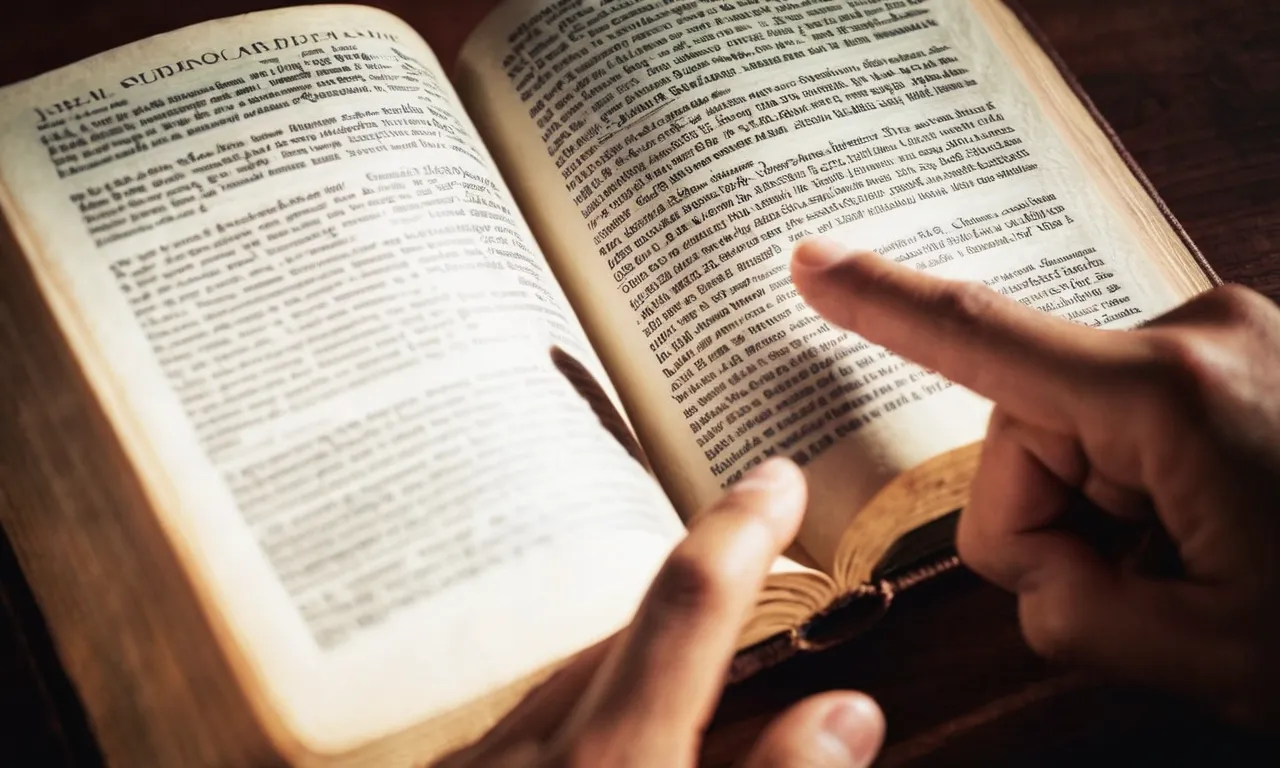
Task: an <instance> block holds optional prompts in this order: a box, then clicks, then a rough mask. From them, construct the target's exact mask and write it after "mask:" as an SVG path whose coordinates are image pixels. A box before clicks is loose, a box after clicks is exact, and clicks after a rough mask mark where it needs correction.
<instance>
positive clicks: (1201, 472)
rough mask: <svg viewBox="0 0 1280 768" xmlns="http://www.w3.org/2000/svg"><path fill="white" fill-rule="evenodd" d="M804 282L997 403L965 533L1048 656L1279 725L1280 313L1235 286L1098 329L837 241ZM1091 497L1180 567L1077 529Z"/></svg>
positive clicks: (800, 267) (802, 254) (828, 310)
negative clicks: (1165, 568) (1157, 566)
mask: <svg viewBox="0 0 1280 768" xmlns="http://www.w3.org/2000/svg"><path fill="white" fill-rule="evenodd" d="M793 276H794V279H795V285H796V288H797V289H798V290H799V292H800V293H801V294H802V295H803V296H804V297H805V298H806V299H807V300H808V301H809V303H810V304H811V305H812V306H813V307H814V308H816V309H817V310H818V312H820V313H821V314H823V315H824V316H825V317H826V318H827V319H828V320H829V321H831V322H833V323H835V324H838V325H840V326H842V327H844V328H847V329H849V330H850V331H853V332H855V333H857V334H859V335H860V336H862V337H864V338H866V339H867V340H869V341H871V342H872V343H876V344H880V345H882V346H884V347H886V348H888V349H890V350H892V351H894V352H896V353H898V354H900V355H902V356H904V357H906V358H908V359H910V360H912V361H914V362H916V363H919V364H920V365H922V366H925V367H926V368H929V369H932V370H936V371H938V372H939V373H941V374H942V375H944V376H946V377H947V378H949V379H951V380H952V381H954V382H956V383H958V384H961V385H963V386H966V387H968V388H969V389H971V390H973V391H975V392H977V393H978V394H980V395H983V396H985V397H987V398H989V399H991V400H992V401H994V402H995V404H996V408H995V413H994V415H993V416H992V419H991V425H990V429H989V432H988V435H987V440H986V443H985V448H984V453H983V460H982V467H981V469H980V470H979V473H978V476H977V478H976V479H975V481H974V485H973V495H972V500H971V503H970V506H969V508H968V509H967V510H966V511H965V512H964V514H963V515H962V517H961V520H960V528H959V532H958V534H957V544H958V547H959V551H960V555H961V557H962V558H963V560H964V561H965V562H966V563H967V564H968V565H969V566H970V567H971V568H972V569H973V570H975V571H977V572H978V573H979V574H981V575H983V576H985V577H986V578H988V579H990V580H992V581H994V582H995V583H997V584H999V585H1001V586H1003V587H1005V588H1006V589H1009V590H1011V591H1013V592H1016V593H1017V595H1018V606H1019V613H1020V618H1021V623H1022V629H1023V633H1024V635H1025V636H1026V639H1027V641H1028V643H1029V644H1030V645H1031V647H1032V648H1033V649H1035V650H1036V651H1038V652H1039V653H1041V654H1043V655H1045V656H1048V657H1051V658H1054V659H1059V660H1067V661H1073V662H1082V663H1085V664H1088V665H1092V666H1095V667H1098V668H1101V669H1103V670H1105V671H1110V672H1113V673H1118V674H1120V675H1123V676H1126V677H1129V678H1131V679H1135V680H1138V681H1142V682H1147V683H1151V684H1156V685H1159V686H1162V687H1164V688H1166V689H1170V690H1174V691H1179V692H1183V693H1186V694H1191V695H1194V696H1196V697H1198V698H1200V699H1201V700H1202V701H1207V702H1210V703H1211V704H1213V705H1215V706H1216V707H1218V708H1219V709H1220V710H1221V711H1222V712H1224V713H1226V714H1227V715H1229V716H1232V717H1234V718H1235V719H1237V720H1239V721H1243V722H1245V723H1247V724H1252V725H1255V726H1262V727H1265V728H1275V727H1277V726H1280V701H1278V699H1280V310H1278V309H1277V308H1276V307H1275V306H1274V305H1273V304H1272V303H1271V302H1269V301H1268V300H1266V299H1265V298H1263V297H1262V296H1259V295H1258V294H1255V293H1252V292H1250V291H1248V290H1245V289H1243V288H1238V287H1226V288H1220V289H1218V290H1216V291H1213V292H1211V293H1208V294H1206V295H1204V296H1201V297H1200V298H1198V299H1196V300H1194V301H1192V302H1191V303H1189V304H1187V305H1185V306H1183V307H1182V308H1180V309H1177V310H1175V311H1173V312H1172V313H1170V314H1168V315H1166V316H1164V317H1162V318H1160V319H1158V320H1156V321H1155V322H1153V323H1151V324H1150V325H1148V326H1146V327H1144V328H1142V329H1141V330H1136V331H1132V332H1116V331H1103V330H1097V329H1089V328H1085V327H1082V326H1078V325H1075V324H1072V323H1068V322H1067V321H1065V320H1059V319H1056V318H1054V317H1051V316H1049V315H1046V314H1042V313H1039V312H1036V311H1034V310H1032V309H1030V308H1027V307H1024V306H1022V305H1020V304H1018V303H1017V302H1015V301H1012V300H1010V299H1007V298H1005V297H1002V296H1000V295H998V294H996V293H995V292H993V291H990V290H988V289H986V288H985V287H984V286H981V285H971V284H964V283H955V282H948V281H943V280H939V279H936V278H931V277H928V276H925V275H922V274H920V273H917V272H915V271H914V270H911V269H908V268H905V267H902V266H899V265H894V264H891V263H889V262H886V261H884V260H881V259H879V258H876V257H875V256H874V255H870V254H853V253H849V252H846V251H844V250H843V249H841V248H840V246H838V245H836V244H833V243H829V242H826V241H814V242H807V243H804V244H802V245H801V246H800V248H799V249H798V250H797V253H796V255H795V259H794V262H793ZM1082 499H1087V500H1088V502H1091V505H1092V510H1091V511H1092V513H1093V514H1095V515H1098V516H1099V517H1104V518H1106V519H1109V520H1110V521H1111V522H1113V523H1123V524H1124V525H1127V526H1130V527H1137V526H1142V525H1146V526H1147V528H1148V529H1149V530H1155V531H1157V532H1159V534H1160V535H1161V536H1162V537H1164V539H1165V541H1169V542H1171V544H1172V547H1173V548H1174V549H1175V550H1176V559H1175V560H1176V564H1177V567H1178V570H1177V571H1176V572H1175V575H1173V576H1172V577H1170V576H1169V575H1168V574H1165V575H1163V576H1159V575H1153V574H1152V573H1151V572H1149V571H1147V570H1143V569H1141V568H1138V567H1136V565H1135V564H1134V563H1133V562H1132V561H1125V560H1122V559H1119V558H1113V557H1108V556H1107V554H1106V552H1105V550H1104V548H1103V547H1101V546H1100V543H1101V542H1100V541H1099V540H1098V539H1096V538H1094V537H1091V536H1089V535H1085V534H1081V533H1080V532H1078V531H1077V532H1072V530H1071V524H1072V523H1073V516H1074V515H1077V514H1078V512H1079V510H1080V508H1081V507H1082V506H1088V505H1082V504H1081V503H1080V501H1081V500H1082ZM1111 527H1114V526H1111Z"/></svg>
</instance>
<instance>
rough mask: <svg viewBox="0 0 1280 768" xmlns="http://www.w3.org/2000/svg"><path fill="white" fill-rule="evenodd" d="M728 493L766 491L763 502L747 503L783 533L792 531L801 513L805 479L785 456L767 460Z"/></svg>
mask: <svg viewBox="0 0 1280 768" xmlns="http://www.w3.org/2000/svg"><path fill="white" fill-rule="evenodd" d="M729 492H730V493H731V494H738V493H763V494H765V498H764V499H762V500H761V501H762V503H753V504H750V505H747V506H749V508H751V509H753V510H756V511H757V513H759V512H763V513H764V515H765V516H766V518H767V519H768V520H769V524H770V525H771V526H773V528H774V529H775V530H777V531H778V532H779V534H778V535H783V534H782V533H781V532H782V531H792V532H793V527H794V525H795V520H796V518H797V517H798V516H800V515H801V514H802V513H803V509H802V508H803V506H804V497H805V484H804V480H803V479H802V477H801V475H800V470H799V468H797V467H796V465H795V464H792V463H791V462H790V461H788V460H786V459H769V460H768V461H766V462H765V463H763V464H761V465H760V466H758V467H756V468H755V469H753V470H751V471H750V472H748V473H747V474H746V475H744V476H743V478H742V479H741V480H739V481H738V482H737V483H735V484H734V485H733V486H732V487H731V488H730V489H729Z"/></svg>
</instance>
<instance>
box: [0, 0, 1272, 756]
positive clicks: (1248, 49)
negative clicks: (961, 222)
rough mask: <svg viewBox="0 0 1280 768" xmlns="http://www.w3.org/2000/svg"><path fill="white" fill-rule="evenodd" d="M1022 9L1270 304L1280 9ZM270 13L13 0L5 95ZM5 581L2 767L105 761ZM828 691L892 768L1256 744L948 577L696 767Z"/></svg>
mask: <svg viewBox="0 0 1280 768" xmlns="http://www.w3.org/2000/svg"><path fill="white" fill-rule="evenodd" d="M1023 3H1024V5H1025V6H1026V7H1027V9H1028V10H1029V11H1030V13H1031V15H1032V17H1033V18H1035V20H1036V21H1037V22H1038V23H1039V24H1040V25H1041V26H1042V28H1043V29H1044V31H1045V32H1046V33H1047V35H1048V37H1049V39H1050V40H1051V41H1052V42H1053V44H1054V45H1055V46H1056V47H1057V48H1058V51H1059V52H1060V53H1061V54H1062V56H1063V58H1064V59H1065V60H1066V62H1067V63H1068V65H1069V66H1070V67H1071V69H1072V70H1073V71H1074V72H1075V73H1076V74H1077V75H1078V76H1079V78H1080V80H1081V81H1082V83H1083V84H1084V86H1085V89H1086V90H1087V91H1088V93H1089V94H1090V96H1092V98H1093V99H1094V100H1095V101H1096V102H1097V104H1098V106H1099V107H1100V109H1101V111H1102V112H1103V114H1104V115H1105V116H1106V117H1107V118H1108V119H1109V120H1110V121H1111V123H1112V125H1113V126H1114V127H1115V128H1116V130H1117V131H1118V132H1119V133H1120V135H1121V137H1122V138H1123V140H1124V142H1125V143H1126V145H1127V146H1128V147H1129V149H1130V150H1131V151H1132V153H1133V155H1134V156H1135V157H1136V158H1137V161H1138V163H1139V164H1140V165H1141V166H1142V167H1143V168H1144V169H1145V170H1146V172H1147V173H1148V175H1149V176H1150V177H1151V179H1152V181H1154V183H1155V185H1156V187H1157V188H1158V189H1159V191H1160V193H1161V194H1162V195H1163V196H1164V197H1165V199H1166V200H1167V202H1168V203H1169V205H1170V207H1171V208H1172V209H1173V211H1174V213H1175V214H1176V215H1177V216H1178V217H1179V218H1180V219H1181V221H1182V222H1183V224H1184V225H1185V226H1186V228H1187V230H1188V231H1189V232H1190V234H1191V236H1192V238H1193V239H1194V240H1195V241H1196V242H1197V243H1198V244H1199V245H1200V247H1201V248H1202V250H1203V251H1204V252H1205V254H1206V256H1207V257H1208V258H1209V260H1210V262H1211V263H1212V264H1213V265H1214V267H1215V268H1216V269H1217V270H1218V272H1219V273H1220V274H1221V275H1222V277H1223V278H1224V279H1226V280H1230V281H1237V282H1242V283H1245V284H1247V285H1250V286H1252V287H1254V288H1257V289H1259V290H1261V291H1263V292H1265V293H1267V294H1268V295H1270V296H1271V297H1272V298H1280V258H1277V256H1280V4H1277V3H1273V2H1269V1H1268V0H1257V1H1256V2H1255V0H1023ZM372 4H374V5H381V6H383V7H386V8H387V9H388V10H391V11H392V12H394V13H396V14H398V15H399V16H401V17H402V18H404V19H406V20H408V21H410V22H411V23H413V24H414V25H415V26H416V27H417V28H418V29H419V30H420V31H422V33H423V35H424V36H425V37H426V38H427V39H428V40H429V41H431V42H432V43H433V45H434V46H435V47H436V48H437V51H438V53H439V55H440V56H441V58H442V59H445V60H448V59H449V57H450V56H451V52H452V51H453V50H455V49H456V47H457V45H458V44H459V42H460V41H461V39H462V38H463V36H464V35H465V34H466V32H467V30H468V29H470V27H471V25H472V24H473V23H474V22H475V21H476V20H477V19H478V18H479V16H480V15H482V13H483V10H484V7H485V5H487V4H486V3H480V2H473V1H470V0H456V2H448V1H447V0H444V1H439V0H437V1H436V2H432V0H380V1H377V0H375V1H374V2H373V3H372ZM269 5H271V3H269V2H263V0H206V1H205V2H203V3H175V2H171V1H170V0H130V1H128V2H113V3H103V2H95V0H43V1H39V2H29V3H9V4H6V6H7V7H6V10H5V13H4V23H3V24H2V25H0V82H5V83H8V82H12V81H14V80H18V79H21V78H24V77H28V76H31V75H35V74H38V73H39V72H41V71H44V70H46V69H50V68H53V67H55V66H58V65H61V64H66V63H69V62H71V61H74V60H76V59H78V58H81V57H83V56H86V55H89V54H91V53H95V52H97V51H99V50H104V49H106V48H110V47H113V46H116V45H121V44H124V43H127V42H129V41H130V40H133V39H136V38H139V37H143V36H146V35H149V34H153V33H158V32H163V31H166V30H168V29H172V28H174V27H178V26H182V25H184V24H189V23H193V22H196V21H201V20H203V19H206V18H211V17H215V16H224V15H230V14H233V13H239V12H244V11H250V10H256V9H258V8H260V7H266V6H269ZM0 587H3V595H0V596H3V597H4V601H3V602H0V764H3V765H41V766H46V765H48V766H54V765H73V764H74V765H82V764H94V763H99V762H100V758H99V757H98V754H97V751H96V749H95V747H94V745H93V740H92V736H91V735H90V733H89V732H88V730H87V728H86V726H85V722H84V719H83V713H82V712H81V711H80V710H79V707H78V704H77V703H76V700H75V696H74V693H73V692H72V689H71V688H70V685H69V684H68V683H67V681H66V679H65V678H63V677H61V675H60V672H59V671H58V666H57V660H56V657H55V655H54V653H53V651H52V649H51V647H50V645H49V642H48V638H47V636H46V635H45V634H44V632H43V629H42V627H41V624H40V619H39V612H38V609H37V608H36V607H35V605H34V604H33V603H32V601H31V598H30V594H29V593H28V592H27V590H26V587H25V584H24V582H23V581H22V577H21V574H20V573H19V571H18V570H17V567H16V565H15V563H14V561H13V556H12V553H11V552H10V551H9V548H8V546H7V543H4V542H3V541H0ZM831 687H856V688H862V689H864V690H868V691H870V692H871V693H873V694H874V695H875V696H877V698H879V700H880V701H881V702H882V704H883V706H884V708H885V710H886V712H887V714H888V718H889V723H890V731H889V743H888V745H887V748H886V751H885V753H884V756H883V760H882V762H883V764H885V765H913V766H916V765H985V766H991V765H1039V766H1051V765H1079V764H1090V763H1092V764H1098V763H1102V764H1115V763H1121V762H1123V763H1139V764H1163V765H1182V764H1196V765H1227V764H1258V763H1257V762H1256V758H1255V757H1253V756H1252V754H1251V750H1256V749H1258V748H1260V747H1262V746H1264V745H1260V744H1258V743H1256V742H1254V741H1252V740H1250V739H1248V738H1246V737H1244V736H1242V735H1240V734H1236V733H1233V732H1231V731H1230V730H1229V729H1226V728H1224V727H1221V726H1217V725H1214V724H1213V723H1212V722H1211V721H1209V720H1207V719H1206V718H1203V717H1201V716H1199V715H1198V714H1197V713H1195V712H1194V711H1192V710H1190V709H1188V708H1187V707H1184V706H1182V705H1179V704H1178V703H1176V702H1172V701H1169V700H1166V699H1163V698H1160V697H1158V696H1154V695H1151V694H1145V693H1142V692H1139V691H1134V690H1130V689H1127V688H1124V687H1121V686H1118V685H1114V684H1107V683H1103V682H1100V681H1095V680H1091V679H1089V678H1087V677H1083V676H1079V675H1075V674H1072V673H1070V672H1067V671H1064V670H1057V669H1052V668H1050V667H1049V666H1047V665H1045V664H1043V663H1041V662H1039V661H1038V660H1036V659H1035V658H1034V657H1032V656H1031V654H1030V653H1029V652H1028V651H1027V650H1026V649H1025V647H1024V646H1023V644H1022V642H1021V640H1020V637H1019V634H1018V629H1017V621H1016V611H1015V607H1014V605H1013V602H1012V601H1011V600H1010V599H1009V598H1008V597H1006V596H1004V595H1001V594H999V593H997V592H996V591H995V590H993V589H991V588H989V587H986V586H983V585H981V584H979V583H978V582H977V580H976V579H974V578H972V577H969V576H964V575H961V576H959V577H956V578H953V579H951V580H949V581H947V582H944V583H939V584H936V585H933V586H931V587H929V588H927V589H925V590H922V591H921V592H920V593H918V594H915V595H913V596H912V598H911V600H910V604H909V605H904V606H903V609H902V610H899V611H897V612H896V613H895V615H894V616H893V617H892V618H891V619H890V620H889V621H887V622H886V623H885V624H884V625H883V626H882V627H880V628H879V629H878V630H877V631H876V632H874V633H872V634H871V635H870V636H868V637H866V638H864V639H863V640H860V641H858V642H856V643H853V644H850V645H849V646H847V647H844V648H841V649H839V650H836V651H833V652H829V653H827V654H825V655H822V656H817V657H811V658H806V659H801V660H798V661H795V662H793V663H790V664H787V665H785V666H783V667H781V668H779V669H777V670H775V671H773V672H770V673H767V674H765V675H763V676H761V677H759V678H757V679H754V680H752V681H750V682H748V683H746V684H743V685H741V686H738V687H736V688H734V689H732V690H730V692H729V693H728V695H727V696H726V698H725V701H724V703H723V705H722V707H721V711H720V713H719V715H718V716H717V719H716V723H715V725H714V727H713V728H712V731H711V734H710V735H709V738H708V741H707V747H706V756H707V758H708V762H710V763H712V764H724V763H728V762H732V760H733V759H734V758H735V757H736V756H737V755H740V754H741V753H742V752H743V751H744V750H745V749H746V748H747V747H748V746H749V745H750V743H751V742H752V741H753V740H754V738H755V736H756V735H757V734H758V732H759V730H760V728H761V726H762V725H763V724H764V723H765V722H767V721H768V719H769V718H770V717H772V716H773V715H774V714H776V713H777V712H779V711H780V710H781V709H782V708H784V707H786V706H787V705H789V704H790V703H792V702H794V701H797V700H799V699H800V698H802V697H803V696H805V695H807V694H809V693H812V692H815V691H819V690H823V689H826V688H831ZM1276 757H1277V756H1276V755H1275V754H1272V758H1276ZM1268 762H1270V763H1271V764H1277V763H1280V760H1274V759H1273V760H1272V761H1268Z"/></svg>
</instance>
